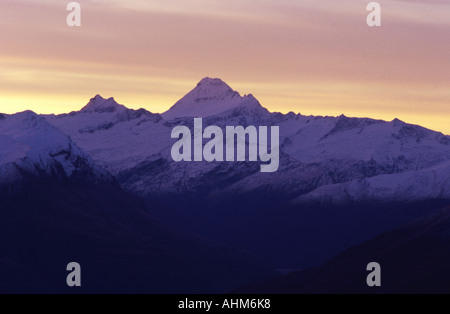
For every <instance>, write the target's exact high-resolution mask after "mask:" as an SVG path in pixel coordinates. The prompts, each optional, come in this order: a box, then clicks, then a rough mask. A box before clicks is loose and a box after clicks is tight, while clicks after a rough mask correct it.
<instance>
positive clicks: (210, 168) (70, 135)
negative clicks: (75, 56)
mask: <svg viewBox="0 0 450 314" xmlns="http://www.w3.org/2000/svg"><path fill="white" fill-rule="evenodd" d="M195 117H201V118H203V124H204V127H206V126H208V125H216V126H219V127H221V128H225V127H226V126H237V125H241V126H244V127H247V126H251V125H255V126H278V127H279V130H280V167H279V170H278V171H277V172H275V173H261V172H260V171H259V169H260V166H259V163H258V162H256V163H255V162H248V161H246V162H206V161H203V162H174V161H173V160H172V158H171V153H170V152H171V147H172V145H173V144H174V142H175V141H176V139H172V138H171V132H172V130H173V128H174V127H176V126H180V125H184V126H187V127H189V128H190V129H191V130H192V128H193V119H194V118H195ZM0 145H1V147H2V150H1V151H0V193H2V195H4V197H5V198H4V199H5V200H10V201H2V203H1V204H0V206H1V207H0V209H1V210H0V212H1V213H2V215H6V216H5V217H6V218H7V219H2V221H4V222H5V223H4V226H3V230H4V232H6V234H5V236H8V237H11V235H14V237H18V238H20V239H21V240H20V241H19V240H17V243H16V244H17V245H18V244H19V243H20V246H22V247H23V248H24V249H25V248H27V251H30V252H33V251H34V250H33V247H34V245H35V243H34V242H33V241H31V242H29V243H27V241H26V240H25V239H24V238H23V237H21V236H20V235H19V233H20V232H18V231H17V230H22V229H23V227H19V226H20V225H21V224H22V222H24V221H25V222H27V224H31V225H34V226H40V227H39V228H38V229H35V228H30V230H33V231H30V234H29V235H30V236H32V238H33V239H36V241H38V239H39V240H42V241H46V240H48V238H39V237H37V236H36V234H39V233H41V232H42V230H49V232H48V234H51V235H52V237H53V236H56V235H57V234H59V233H60V232H61V229H62V227H61V226H66V225H70V224H73V226H74V229H73V230H72V229H71V228H67V229H64V230H65V232H67V235H66V236H67V241H69V242H70V241H73V243H74V251H76V252H78V253H79V254H80V255H82V256H84V258H85V259H86V260H88V258H87V257H88V256H87V255H86V254H83V252H84V251H83V250H82V249H81V246H80V245H79V244H80V242H79V241H78V239H81V240H80V241H81V242H82V243H87V242H91V241H90V240H91V237H93V238H94V240H92V242H93V243H100V244H99V245H100V247H109V248H110V249H112V247H113V244H112V243H115V241H117V242H119V243H120V245H119V246H118V248H120V249H117V250H118V252H114V253H112V252H111V250H110V251H108V250H106V251H107V254H109V255H107V256H108V257H111V254H113V256H115V257H117V256H121V257H120V258H118V259H117V258H113V259H112V260H113V261H116V260H121V262H118V263H119V264H120V263H121V264H120V265H122V266H123V265H124V264H126V263H124V262H123V261H124V260H127V261H133V262H130V265H134V263H138V264H139V265H141V266H139V267H131V266H129V267H126V268H127V269H128V271H129V273H130V274H131V276H134V277H133V278H141V279H142V280H143V281H144V278H156V277H158V276H157V275H155V274H154V273H152V271H150V270H148V269H147V270H146V272H144V273H146V274H147V275H148V277H145V276H141V277H139V276H138V275H137V274H136V272H135V269H136V268H137V269H141V268H142V267H144V268H145V266H142V265H144V264H145V262H144V261H147V260H157V261H158V263H159V264H158V265H159V266H158V267H159V268H160V269H162V270H161V271H160V272H159V274H166V273H171V272H170V270H169V267H167V268H164V267H163V266H164V265H165V266H168V265H172V266H173V265H180V264H183V265H186V267H182V269H183V272H182V273H183V274H184V275H181V270H180V272H178V273H176V274H175V273H171V276H172V277H171V278H172V280H171V281H168V282H170V283H171V285H170V287H172V288H173V287H174V286H176V287H179V290H182V291H194V292H198V291H205V290H208V291H226V290H227V289H228V290H231V289H234V288H237V287H239V285H240V286H244V285H246V284H250V283H252V282H257V281H262V280H263V279H265V278H267V277H270V276H273V272H271V268H270V267H269V266H268V265H267V264H265V263H264V262H262V261H261V260H259V259H258V258H256V257H254V256H259V257H261V258H263V259H264V260H266V261H267V262H268V263H269V264H270V265H272V267H274V268H288V269H304V268H307V267H310V266H318V265H320V264H322V263H324V262H325V261H327V260H329V259H330V258H331V257H333V256H335V255H337V254H339V253H340V252H342V251H343V250H345V249H347V248H348V247H350V246H354V245H357V244H360V243H362V242H364V241H367V240H369V239H371V238H373V237H375V236H377V235H380V234H382V233H384V232H387V231H389V230H392V229H395V228H399V227H401V226H402V225H403V224H405V223H409V222H410V221H412V220H415V219H424V218H422V217H424V216H428V215H433V214H435V213H437V212H438V211H439V210H441V209H442V208H444V207H445V206H448V205H450V137H449V136H447V135H444V134H442V133H439V132H435V131H432V130H428V129H425V128H423V127H420V126H417V125H411V124H407V123H405V122H402V121H400V120H398V119H395V120H393V121H390V122H387V121H382V120H374V119H369V118H349V117H346V116H343V115H342V116H339V117H329V116H324V117H323V116H304V115H301V114H296V113H293V112H290V113H288V114H282V113H277V112H270V111H269V110H267V109H266V108H264V107H263V106H262V105H261V104H260V103H259V102H258V100H257V99H256V98H255V97H254V96H253V95H245V96H241V95H240V94H239V93H238V92H236V91H234V90H233V89H232V88H231V87H229V86H228V85H227V84H226V83H225V82H223V81H222V80H220V79H211V78H205V79H203V80H201V81H200V82H199V83H198V85H197V86H196V87H195V88H194V89H193V90H192V91H191V92H189V93H188V94H187V95H186V96H185V97H183V98H181V99H180V100H179V101H178V102H177V103H176V104H175V105H174V106H173V107H172V108H171V109H169V110H168V111H167V112H165V113H163V114H155V113H151V112H149V111H147V110H145V109H139V110H132V109H128V108H127V107H125V106H123V105H120V104H118V103H117V102H116V101H115V100H114V99H113V98H108V99H106V98H103V97H101V96H100V95H97V96H95V97H94V98H92V99H91V100H90V101H89V103H88V104H87V105H86V106H85V107H83V108H82V109H81V110H80V111H76V112H71V113H68V114H62V115H41V116H38V115H36V114H34V113H32V112H24V113H19V114H15V115H0ZM247 145H248V143H247ZM37 191H39V193H38V192H37ZM24 195H26V197H24ZM2 197H3V196H2ZM22 202H25V203H22ZM19 204H20V205H19ZM36 204H42V205H39V206H36ZM127 204H133V205H130V206H129V205H127ZM22 208H27V210H21V209H22ZM78 208H80V210H77V209H78ZM81 209H82V210H81ZM39 210H42V211H43V212H45V215H43V216H42V217H40V216H39ZM92 210H93V212H91V211H92ZM55 213H57V214H56V215H55ZM29 217H33V219H37V220H36V221H38V223H37V222H36V221H34V220H32V219H31V218H29ZM52 217H55V218H52ZM125 217H126V218H125ZM32 221H33V223H32ZM52 221H54V222H55V223H52ZM71 221H75V222H73V223H71ZM6 222H8V223H6ZM49 224H50V225H51V227H49ZM117 225H119V226H120V228H116V227H117ZM12 226H14V228H13V227H12ZM43 226H45V228H44V227H43ZM80 226H82V227H83V229H84V228H85V226H89V228H91V227H92V228H93V229H92V230H89V228H88V229H87V230H88V231H86V233H84V232H83V233H82V234H81V235H79V231H78V229H76V228H75V227H80ZM96 226H101V228H100V229H101V230H97V229H96V228H97V227H96ZM155 226H157V227H155ZM163 226H168V227H163ZM41 228H44V229H41ZM122 229H123V230H122ZM147 229H150V230H151V231H148V230H147ZM5 230H8V231H5ZM118 230H119V231H118ZM155 230H158V231H155ZM174 230H178V231H174ZM16 233H17V234H16ZM45 233H46V232H44V234H45ZM192 234H193V235H192ZM79 236H80V237H79ZM199 237H200V238H201V239H199ZM74 239H77V240H76V241H75V240H74ZM105 239H113V240H105ZM122 239H123V240H122ZM136 239H140V240H136ZM143 239H144V240H143ZM59 241H60V240H58V241H56V240H55V241H50V242H49V243H51V245H50V244H49V247H51V248H52V249H55V250H56V248H57V247H58V245H62V244H61V243H60V242H59ZM96 241H97V242H96ZM183 241H186V243H188V244H183ZM209 241H212V242H211V243H222V246H221V245H219V244H208V243H210V242H209ZM32 243H33V245H31V244H32ZM161 243H163V244H161ZM17 245H11V246H8V245H5V248H3V249H2V251H0V263H1V262H3V263H6V264H8V265H14V269H25V268H27V269H30V267H31V265H30V264H28V263H27V262H24V260H26V258H25V256H21V253H19V252H17V251H14V247H16V246H17ZM223 245H225V248H224V247H223ZM148 247H152V248H154V249H155V250H150V252H153V253H147V248H148ZM182 247H186V248H185V249H181V248H182ZM194 247H195V249H192V250H190V249H188V248H194ZM130 248H133V249H130ZM227 248H234V249H230V250H232V253H229V251H228V250H229V249H227ZM47 249H48V248H47ZM89 250H91V251H89ZM89 250H88V251H89V252H91V253H92V252H94V251H95V249H94V246H93V245H92V246H91V247H90V249H89ZM115 250H116V248H114V251H115ZM123 250H125V252H124V251H123ZM3 251H4V252H9V253H8V254H6V253H2V252H3ZM22 251H23V250H22ZM187 251H189V252H191V251H192V254H181V252H184V253H186V252H187ZM155 252H158V253H155ZM161 252H164V253H161ZM66 253H67V254H69V252H65V253H64V254H66ZM30 254H31V253H30ZM33 254H34V255H33V256H34V257H36V256H39V254H38V253H36V252H34V253H33ZM105 254H106V253H105ZM117 254H118V255H117ZM121 254H125V256H126V258H123V259H122V257H123V255H121ZM152 254H155V255H152ZM158 254H160V255H158ZM180 255H183V256H180ZM2 256H3V257H2ZM11 256H12V257H11ZM19 256H20V257H19ZM33 256H31V257H33ZM49 256H52V255H51V254H49ZM67 256H70V254H69V255H67ZM99 259H102V257H101V256H100V257H99ZM167 259H170V262H167ZM231 260H232V261H234V262H230V261H231ZM45 261H47V260H45ZM207 261H209V263H206V262H207ZM47 262H48V261H47ZM177 263H178V264H177ZM196 263H199V265H203V264H204V265H203V266H199V267H197V268H198V269H201V270H202V271H201V274H200V275H199V276H200V277H201V278H204V281H203V280H201V281H200V282H198V285H196V286H192V287H189V285H188V284H186V283H187V282H189V281H190V280H193V279H192V278H191V277H190V276H191V275H192V274H196V271H194V270H193V268H189V265H191V266H193V265H194V264H196ZM202 263H203V264H202ZM230 263H231V264H232V265H239V266H236V267H235V268H233V267H227V266H226V265H230ZM206 264H208V265H209V266H208V265H206ZM42 265H45V263H44V260H43V261H42ZM96 265H97V266H96V269H98V268H99V266H98V265H99V264H96ZM116 266H117V264H116ZM177 267H178V266H176V267H175V268H177ZM218 267H221V271H224V269H229V272H225V273H223V274H222V275H217V271H218ZM112 268H113V267H112ZM197 268H196V269H197ZM63 269H64V268H63ZM172 269H173V268H172ZM249 269H251V270H252V271H250V272H248V271H249ZM244 270H245V271H247V272H248V274H247V275H246V276H242V271H244ZM124 273H125V274H126V273H127V272H124ZM0 274H1V273H0ZM211 274H214V276H212V275H211ZM152 276H153V277H152ZM155 276H156V277H155ZM92 278H93V279H92V280H93V281H98V280H99V278H97V277H95V276H93V277H92ZM102 278H103V277H102ZM176 278H184V279H185V280H184V281H183V280H178V281H177V279H176ZM136 280H137V282H136V284H135V285H132V284H131V285H130V286H128V288H129V289H128V290H133V289H135V290H140V289H141V288H142V287H143V286H145V285H143V281H140V280H138V279H136ZM193 281H195V280H193ZM156 282H157V284H155V286H152V289H153V288H154V287H158V285H159V287H160V290H159V291H178V290H177V289H172V290H171V289H170V287H168V284H167V285H165V284H163V283H162V282H163V279H162V278H159V279H158V280H157V281H156ZM110 286H111V285H110ZM0 287H1V286H0ZM212 287H214V289H213V288H212ZM99 289H100V290H101V285H99ZM155 289H156V290H157V288H155ZM124 290H127V289H124ZM150 290H151V289H150Z"/></svg>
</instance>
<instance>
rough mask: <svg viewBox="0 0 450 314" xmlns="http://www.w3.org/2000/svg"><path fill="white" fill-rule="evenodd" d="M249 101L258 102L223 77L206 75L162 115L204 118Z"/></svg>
mask: <svg viewBox="0 0 450 314" xmlns="http://www.w3.org/2000/svg"><path fill="white" fill-rule="evenodd" d="M248 102H252V103H258V101H257V100H256V99H255V98H254V97H253V96H252V95H247V96H243V97H242V96H241V95H240V94H239V93H238V92H237V91H235V90H233V89H232V88H231V87H230V86H229V85H228V84H226V83H225V82H224V81H222V80H221V79H218V78H209V77H206V78H204V79H202V80H201V81H200V82H199V83H198V84H197V86H196V87H195V88H194V89H193V90H191V91H190V92H189V93H188V94H187V95H186V96H184V97H183V98H181V99H180V100H179V101H178V102H177V103H176V104H175V105H174V106H173V107H172V108H170V109H169V110H168V111H166V112H165V113H163V115H162V116H163V117H164V119H175V118H183V117H197V118H204V117H206V116H210V115H214V114H218V113H221V112H224V111H227V110H230V109H233V108H236V107H239V106H243V105H245V104H246V103H248ZM258 104H259V103H258Z"/></svg>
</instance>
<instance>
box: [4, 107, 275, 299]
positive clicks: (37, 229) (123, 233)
mask: <svg viewBox="0 0 450 314" xmlns="http://www.w3.org/2000/svg"><path fill="white" fill-rule="evenodd" d="M102 104H104V103H102ZM111 104H112V102H111ZM95 107H96V106H95ZM87 109H89V110H86V111H88V112H89V113H90V114H97V113H98V112H96V110H92V111H91V109H93V108H91V107H89V108H87ZM95 109H97V107H96V108H95ZM103 109H104V110H103ZM116 109H117V108H116ZM112 111H114V110H111V107H110V106H109V105H108V106H104V107H102V110H101V113H111V112H112ZM118 111H120V114H125V113H127V110H125V109H124V108H122V110H118ZM128 113H129V112H128ZM125 115H126V114H125ZM122 117H123V116H122ZM0 143H1V144H2V146H1V150H0V173H1V175H0V178H1V181H0V238H1V239H3V240H2V241H1V242H0V293H30V292H33V293H55V292H56V293H73V292H75V293H77V292H78V293H105V292H109V293H164V292H165V293H182V292H183V293H207V292H209V293H211V292H217V293H221V292H226V291H229V290H230V289H232V288H233V287H234V288H236V287H238V286H239V285H242V284H243V283H247V284H249V283H251V282H254V281H255V280H257V279H258V278H260V279H262V278H269V277H271V276H273V274H274V272H273V271H272V270H271V268H270V267H269V266H267V265H266V264H265V263H263V262H262V261H261V260H259V259H258V258H255V257H253V256H252V255H250V254H248V253H246V252H243V251H239V250H236V249H233V248H231V247H228V246H220V245H216V244H214V243H212V242H209V241H206V240H202V239H199V238H197V237H194V236H191V235H188V234H185V233H181V232H176V231H173V230H172V229H170V228H168V227H166V226H164V225H163V224H161V223H160V222H159V221H158V220H156V219H154V218H153V217H152V216H151V215H150V214H149V213H148V209H147V208H145V206H144V203H143V202H142V201H141V200H140V199H139V198H137V197H134V196H132V195H130V194H129V193H127V192H125V191H124V190H123V189H122V188H121V187H120V186H119V184H118V183H117V181H116V179H115V178H114V177H113V176H112V175H110V174H109V173H108V172H107V171H105V170H103V169H102V168H101V167H99V166H97V165H96V164H95V163H94V162H93V161H92V159H91V158H90V157H89V155H88V154H86V153H85V152H83V151H82V150H81V149H80V148H79V147H78V146H77V145H76V144H74V143H73V142H72V141H71V139H70V137H69V136H67V135H65V134H64V133H62V132H61V131H59V130H58V129H56V128H55V127H54V126H52V125H51V124H49V123H48V122H46V121H45V120H44V119H43V118H42V117H39V116H38V115H36V114H34V113H33V112H24V113H19V114H15V115H1V116H0ZM148 206H149V207H155V206H156V205H152V204H148ZM71 262H78V263H80V265H81V267H82V287H80V288H75V289H73V288H69V287H68V286H67V285H66V277H67V275H68V272H66V266H67V264H69V263H71Z"/></svg>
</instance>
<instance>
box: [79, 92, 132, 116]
mask: <svg viewBox="0 0 450 314" xmlns="http://www.w3.org/2000/svg"><path fill="white" fill-rule="evenodd" d="M124 108H125V107H124V106H122V105H119V104H118V103H117V102H116V101H115V99H114V98H113V97H111V98H108V99H106V98H103V97H102V96H100V95H96V96H95V97H94V98H91V100H90V101H89V103H88V104H87V105H86V106H84V107H83V109H81V112H87V113H91V112H97V113H103V112H116V111H117V110H120V109H124Z"/></svg>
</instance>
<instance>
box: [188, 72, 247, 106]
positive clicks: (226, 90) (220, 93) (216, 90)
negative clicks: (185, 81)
mask: <svg viewBox="0 0 450 314" xmlns="http://www.w3.org/2000/svg"><path fill="white" fill-rule="evenodd" d="M186 96H189V98H190V100H193V101H194V102H196V103H199V102H204V101H208V100H213V99H215V100H221V99H231V98H233V97H240V96H241V95H240V94H239V93H238V92H236V91H234V90H233V89H232V88H231V87H230V86H229V85H228V84H227V83H225V82H224V81H222V80H221V79H218V78H209V77H205V78H204V79H202V80H201V81H200V82H199V83H198V84H197V86H196V87H195V88H194V89H193V90H192V91H191V92H190V93H189V94H187V95H186Z"/></svg>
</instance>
